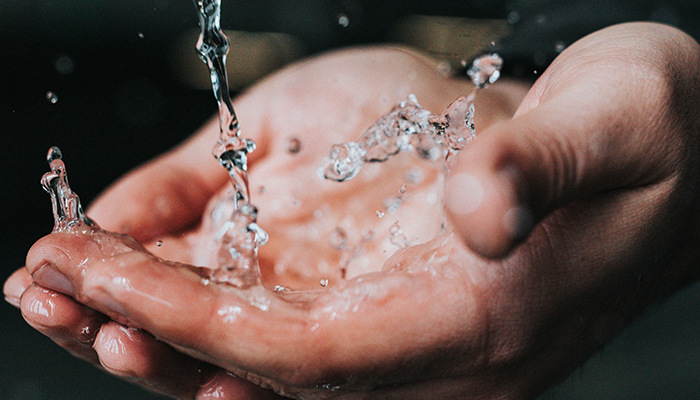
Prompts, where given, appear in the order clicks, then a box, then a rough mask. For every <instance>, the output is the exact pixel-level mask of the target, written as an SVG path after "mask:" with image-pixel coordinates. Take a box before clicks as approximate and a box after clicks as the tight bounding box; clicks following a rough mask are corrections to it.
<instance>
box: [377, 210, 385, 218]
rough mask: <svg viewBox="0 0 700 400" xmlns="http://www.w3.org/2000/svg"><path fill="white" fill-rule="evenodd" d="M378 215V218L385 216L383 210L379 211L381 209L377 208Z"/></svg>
mask: <svg viewBox="0 0 700 400" xmlns="http://www.w3.org/2000/svg"><path fill="white" fill-rule="evenodd" d="M377 217H378V218H384V213H383V212H381V211H379V210H377Z"/></svg>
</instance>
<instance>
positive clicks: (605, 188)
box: [5, 24, 700, 399]
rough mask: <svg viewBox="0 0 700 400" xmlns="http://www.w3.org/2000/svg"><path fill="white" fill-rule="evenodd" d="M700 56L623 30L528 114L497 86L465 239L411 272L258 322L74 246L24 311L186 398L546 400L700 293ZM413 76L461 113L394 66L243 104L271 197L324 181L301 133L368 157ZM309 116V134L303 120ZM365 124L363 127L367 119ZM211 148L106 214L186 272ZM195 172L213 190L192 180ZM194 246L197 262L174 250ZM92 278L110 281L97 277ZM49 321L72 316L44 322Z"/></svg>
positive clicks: (476, 150) (427, 248)
mask: <svg viewBox="0 0 700 400" xmlns="http://www.w3.org/2000/svg"><path fill="white" fill-rule="evenodd" d="M699 56H700V51H699V50H698V47H697V44H695V43H694V42H693V41H692V40H691V39H689V38H688V37H687V36H684V35H682V34H680V33H679V32H677V31H674V30H672V29H670V28H666V27H662V26H658V25H646V24H639V25H624V26H619V27H615V28H611V29H607V30H604V31H601V32H599V33H597V34H595V35H593V36H591V37H589V38H586V39H584V40H582V41H581V42H579V43H577V44H575V45H573V46H572V47H571V48H569V49H568V50H567V51H565V52H564V53H563V54H562V55H561V57H560V58H559V59H558V60H557V61H556V62H555V63H554V64H553V65H552V66H551V68H549V69H548V71H547V72H546V74H545V75H544V76H543V77H542V78H541V79H540V80H539V81H538V82H537V84H536V85H535V87H533V88H532V89H531V90H530V92H529V93H528V95H527V96H526V97H525V99H524V100H523V102H522V103H520V99H519V96H518V93H520V91H519V89H518V86H517V85H509V84H508V83H503V84H497V85H494V87H493V88H492V89H489V90H490V91H491V90H493V91H492V92H490V93H489V92H484V97H482V99H481V100H482V101H483V104H482V105H479V104H477V110H478V113H477V127H478V129H482V130H480V136H479V138H478V139H477V140H475V141H473V142H472V143H470V144H469V145H468V146H467V147H466V148H465V149H464V150H463V154H461V155H460V157H458V159H457V162H456V164H455V166H454V167H453V171H452V174H451V177H450V180H449V181H448V188H447V192H446V196H447V198H448V201H447V207H446V208H447V211H448V213H449V215H450V216H451V218H450V220H449V222H450V223H451V224H452V225H453V226H454V227H455V228H456V230H457V232H458V235H452V236H445V237H442V238H441V239H440V241H430V242H427V243H425V244H422V245H419V246H415V247H410V248H407V249H405V250H401V251H399V252H398V253H397V255H396V256H394V257H392V258H391V259H390V260H389V261H387V266H388V268H386V271H385V272H376V273H373V274H371V275H367V276H364V277H362V278H361V279H354V280H350V281H348V282H347V284H345V285H339V286H336V287H335V288H334V289H332V290H328V291H323V292H321V293H320V294H314V295H310V296H308V297H305V298H294V299H290V298H285V297H284V296H272V297H266V298H265V299H264V301H263V302H258V303H255V304H253V303H251V302H250V301H249V297H246V296H241V295H240V293H238V292H237V291H236V290H229V289H226V288H225V287H223V288H222V287H221V286H218V285H203V284H202V282H201V276H200V275H199V274H198V273H197V270H196V269H194V268H192V267H189V266H187V265H182V264H173V263H170V262H163V261H161V260H160V259H158V258H155V257H153V256H151V255H149V254H148V253H146V252H144V251H140V250H133V251H127V252H124V253H122V254H120V255H118V256H116V257H103V256H101V255H99V254H96V253H95V252H99V250H100V249H99V246H95V245H94V242H93V240H92V239H91V238H90V237H85V236H82V235H72V234H70V233H59V234H54V235H50V236H48V237H46V238H44V239H42V240H41V241H39V242H38V243H37V245H36V246H35V247H34V248H33V249H32V251H31V252H30V254H29V257H28V262H27V267H28V269H29V271H30V272H31V273H32V274H34V280H35V281H36V283H32V282H31V280H30V279H29V278H28V276H27V275H26V273H22V272H20V273H17V274H16V275H15V276H13V278H12V279H11V280H10V281H8V283H7V284H6V288H5V290H6V294H7V295H8V296H10V297H11V298H15V299H16V301H17V302H18V303H21V307H22V310H23V312H24V315H25V318H27V320H28V321H29V322H30V323H31V324H32V325H33V326H35V327H37V328H38V329H40V330H41V331H42V332H44V333H46V334H47V335H49V336H50V337H52V338H53V339H54V340H56V341H57V342H58V343H60V344H61V345H63V346H64V347H66V348H68V349H69V350H71V351H73V352H74V353H75V354H77V355H79V356H81V357H83V358H86V359H88V360H91V361H93V362H99V363H101V364H102V365H103V366H104V367H105V368H106V369H108V370H109V371H111V372H113V373H117V374H120V375H124V376H127V377H130V378H134V379H137V380H139V381H140V382H146V383H147V385H149V386H150V387H152V388H155V389H156V390H159V391H161V392H165V393H169V394H172V395H175V396H179V397H189V398H194V397H198V398H214V395H213V394H214V393H215V392H216V393H217V395H218V396H219V397H218V398H251V399H260V398H264V396H268V395H270V393H271V392H266V391H265V390H263V389H258V388H257V387H256V386H255V385H251V384H248V383H247V382H246V381H244V380H243V379H239V378H236V377H234V376H232V375H230V374H227V373H226V372H225V371H231V372H233V373H234V374H236V375H238V376H242V377H244V378H246V379H248V380H250V381H252V382H254V383H255V384H259V385H262V387H265V388H272V389H275V390H278V391H282V392H284V393H287V394H290V395H295V396H297V397H300V398H304V397H308V398H322V397H326V396H327V397H333V396H338V395H344V396H346V397H347V398H368V397H369V398H425V396H426V393H429V394H430V396H431V397H432V398H451V397H459V398H470V397H479V398H483V397H487V398H488V397H492V398H496V397H503V396H505V397H523V398H530V397H533V396H534V395H536V394H537V393H539V392H540V391H541V390H542V389H543V388H545V387H547V386H549V385H551V384H552V383H553V382H555V381H556V380H558V379H560V378H561V377H563V376H564V375H565V374H566V373H567V372H568V371H570V370H571V369H572V368H574V367H575V366H577V365H578V364H579V363H580V362H582V361H583V360H585V358H586V357H588V356H589V355H590V354H591V353H592V352H593V351H595V350H596V349H597V348H598V347H599V346H600V345H602V344H603V343H604V342H605V341H606V340H607V339H608V338H609V335H612V334H614V333H615V329H617V328H619V327H620V326H624V324H625V323H626V322H628V321H629V320H630V319H631V318H632V317H633V316H634V315H636V313H638V312H639V311H641V310H642V309H643V308H644V306H645V305H647V304H648V303H649V302H651V301H653V300H654V299H657V298H659V297H661V296H663V295H665V294H667V293H669V292H671V291H672V290H673V289H674V288H676V287H677V286H678V285H680V284H682V283H684V282H687V281H688V280H689V279H690V276H692V275H694V274H693V272H692V271H691V263H690V261H692V260H696V259H697V256H698V255H697V250H696V249H697V248H698V246H696V244H697V240H698V221H697V215H698V210H697V203H698V202H697V196H698V195H697V194H696V193H693V192H692V191H691V190H690V188H691V187H692V186H693V185H695V184H697V179H698V171H697V165H698V162H697V161H698V160H697V157H698V156H697V154H698V149H697V143H696V141H697V138H696V137H693V136H692V133H693V132H696V130H697V127H698V125H699V124H698V121H697V119H694V118H697V115H699V113H698V112H696V111H695V110H692V109H690V107H697V106H696V105H697V104H700V102H699V101H698V98H697V96H698V95H697V93H698V92H697V87H696V86H697V82H698V81H699V80H698V76H700V73H699V72H698V70H697V68H698V65H700V63H698V62H697V60H698V57H699ZM369 66H372V68H369ZM397 66H400V67H399V68H398V70H397ZM368 70H372V74H371V75H370V74H368V73H367V71H368ZM412 73H415V78H414V80H413V81H411V83H410V86H411V88H410V89H411V91H412V92H414V93H416V95H417V96H418V98H419V99H420V101H421V103H422V105H423V106H424V107H425V108H427V109H430V110H440V109H442V107H444V105H445V104H446V103H448V102H449V101H451V100H452V99H454V98H455V97H456V94H460V93H458V92H459V91H460V90H459V89H457V88H455V85H457V83H455V81H451V80H445V79H443V78H442V77H441V76H440V75H439V74H437V73H436V72H435V71H434V70H431V69H430V68H429V67H428V66H427V65H425V64H423V63H422V62H421V61H420V60H418V59H415V58H413V57H411V56H408V55H406V54H405V53H400V52H396V51H386V52H385V51H380V50H374V51H367V52H364V53H363V52H362V51H355V52H349V53H345V54H341V55H335V56H328V57H326V58H322V59H319V60H316V61H312V62H307V63H305V64H302V65H299V66H296V67H293V68H291V69H289V70H287V71H285V72H283V73H281V74H279V75H277V76H276V77H275V78H273V79H270V80H268V81H267V82H265V83H264V84H262V85H260V86H259V87H257V88H256V89H255V90H252V91H251V92H250V93H249V94H247V95H245V96H244V97H242V98H240V99H239V100H238V103H237V107H236V109H237V111H238V114H239V116H240V118H241V120H245V121H250V124H246V127H247V128H246V131H247V132H249V133H250V134H251V136H253V138H254V139H255V140H256V141H257V142H258V144H259V149H260V150H261V151H260V152H259V153H258V152H256V153H252V157H251V163H252V165H253V166H252V167H251V181H256V178H255V176H256V174H259V176H260V177H261V179H262V178H263V177H265V176H278V177H279V179H280V181H281V182H283V181H284V177H285V175H284V171H290V170H293V169H295V168H296V169H298V168H302V169H303V168H316V167H317V165H316V164H315V163H310V164H309V165H308V166H305V164H304V162H305V159H304V158H303V154H308V153H303V152H302V153H300V154H299V155H301V156H302V157H296V158H293V159H292V158H290V159H287V160H288V161H287V162H282V161H281V160H282V158H281V157H280V154H282V153H283V152H285V151H287V147H288V138H289V135H290V134H293V135H294V136H295V137H297V138H299V139H300V141H301V143H302V146H306V148H305V150H308V151H309V152H310V153H313V149H310V148H309V147H308V146H311V147H313V146H318V147H319V149H317V150H320V151H322V148H323V147H325V148H326V149H327V147H328V146H327V143H325V142H324V139H323V138H322V137H318V138H316V137H313V136H307V135H313V132H320V131H327V132H331V131H333V132H338V131H339V130H341V129H346V130H347V134H348V137H346V138H345V140H349V139H354V138H353V137H351V136H350V135H351V132H353V131H357V129H359V130H361V129H362V127H366V126H368V125H369V124H370V123H371V122H373V121H374V120H375V119H376V118H377V117H378V116H379V115H378V111H376V110H375V109H374V108H373V107H363V106H362V104H372V101H375V100H376V99H377V98H380V97H381V96H382V95H385V94H387V93H389V94H390V96H396V98H391V99H389V100H390V104H391V103H392V102H396V101H398V100H401V99H402V98H403V97H404V96H401V95H400V93H398V92H400V89H401V88H402V87H403V86H404V85H406V83H405V81H406V76H409V75H411V76H412ZM322 77H326V78H328V80H327V81H326V80H324V79H323V78H322ZM334 79H335V82H336V83H337V86H333V88H334V90H328V87H327V86H324V83H325V82H329V81H334ZM304 83H306V84H304ZM300 87H302V88H303V90H301V89H299V88H300ZM463 87H464V86H461V87H460V89H461V88H463ZM373 99H374V100H373ZM354 102H356V103H354ZM487 103H490V104H487ZM518 103H520V107H519V109H518V112H517V114H516V116H515V117H514V118H513V119H512V120H510V119H506V118H505V117H509V116H510V115H511V114H512V111H513V107H512V106H513V105H517V104H518ZM291 104H294V105H295V107H298V108H299V109H301V110H304V112H305V113H307V114H305V115H304V119H303V120H300V119H298V118H295V113H294V110H295V109H296V108H292V109H290V105H291ZM353 104H355V106H354V107H356V108H355V109H357V108H358V107H359V109H361V110H363V111H362V113H360V114H355V113H352V114H351V115H347V113H346V111H347V110H348V109H352V108H353V107H351V106H352V105H353ZM486 110H489V111H488V112H487V111H486ZM479 112H482V113H484V114H488V115H483V114H479ZM312 116H315V117H312ZM479 118H483V119H482V120H480V119H479ZM310 119H313V124H310V122H309V121H310ZM499 120H500V122H496V121H499ZM494 122H496V123H494ZM491 123H494V124H493V125H491V126H490V127H489V128H488V129H484V128H485V127H486V126H489V125H490V124H491ZM479 124H481V125H479ZM310 125H315V126H313V127H314V128H315V129H310V128H311V126H310ZM212 130H213V129H210V130H209V131H206V130H205V131H203V133H202V134H200V135H199V136H197V137H195V138H193V139H192V140H191V141H190V142H189V143H188V144H186V145H184V146H183V147H181V148H179V149H176V150H175V151H174V152H173V153H172V154H170V155H168V156H165V157H163V158H161V159H160V160H157V161H155V162H153V163H151V164H150V165H148V166H146V167H143V168H142V169H140V170H138V171H136V172H134V173H132V174H131V175H130V176H129V177H127V178H126V179H125V180H123V181H121V182H120V183H118V184H117V186H115V188H114V189H112V190H110V191H108V192H107V193H106V194H105V195H104V197H102V198H101V199H100V200H99V201H98V202H97V203H96V205H95V206H94V207H93V208H92V209H91V210H90V211H89V213H88V214H89V215H90V216H91V217H93V218H94V219H95V220H97V221H98V222H99V223H100V225H101V226H103V227H104V228H106V229H111V230H117V231H128V232H129V233H132V234H134V235H135V236H136V237H137V238H138V239H140V240H142V241H144V242H147V241H149V240H150V241H151V244H150V245H147V247H148V248H149V249H151V250H152V251H153V252H154V253H157V254H159V255H162V256H164V257H167V258H168V259H173V260H179V261H185V262H186V261H187V259H186V258H187V255H186V254H181V253H180V250H181V249H183V248H184V247H186V244H187V243H192V242H188V240H189V238H194V237H195V236H194V233H192V232H193V231H192V230H191V227H192V226H193V222H195V221H197V220H198V218H199V217H200V216H201V215H202V213H203V211H204V209H205V204H206V202H207V200H208V199H209V198H211V197H213V196H214V195H215V193H216V192H217V191H218V190H219V189H220V188H221V187H223V186H224V185H225V183H226V174H225V172H223V171H220V170H219V169H220V167H219V166H218V165H216V162H215V161H213V160H209V158H210V157H209V156H208V150H209V148H210V146H211V143H212V138H214V139H215V137H216V133H217V132H211V131H212ZM307 138H308V139H307ZM317 139H318V140H317ZM316 141H318V142H319V143H318V144H317V143H316ZM197 153H199V154H203V155H202V157H201V158H200V157H192V156H189V157H183V156H184V155H192V154H197ZM178 158H179V159H180V160H185V162H184V164H183V163H178V162H176V160H177V159H178ZM174 166H177V168H178V170H177V171H175V172H178V173H175V172H173V170H172V168H171V167H174ZM183 170H184V171H186V172H184V173H185V174H187V175H186V176H188V177H192V178H196V179H187V180H184V181H183V179H182V173H181V171H183ZM160 174H165V175H160ZM156 176H159V179H158V180H156V179H155V177H156ZM359 178H360V177H358V178H355V180H357V179H359ZM194 182H196V185H197V186H196V188H197V190H194V188H192V184H193V183H194ZM273 183H277V182H265V183H264V186H265V187H267V188H273V187H275V186H279V185H273ZM358 185H359V184H358ZM146 187H147V188H149V190H148V191H144V190H142V188H146ZM283 193H285V192H284V191H280V192H277V194H278V195H280V196H281V195H282V194H283ZM367 193H369V192H367ZM175 194H176V195H175ZM282 197H283V196H282ZM309 197H310V198H302V199H300V201H301V204H302V207H303V206H305V205H306V204H307V203H309V202H310V201H311V200H312V198H313V196H309ZM115 205H121V206H122V207H123V209H122V210H123V211H124V212H123V213H117V212H115V211H114V210H115ZM148 205H158V207H148ZM402 207H403V206H402ZM154 211H155V212H154ZM416 212H417V213H421V212H423V210H416ZM261 215H265V214H264V213H262V214H261ZM278 216H279V215H277V216H275V213H272V212H271V213H270V216H269V218H270V221H271V222H274V221H275V218H277V217H278ZM538 221H540V222H539V224H537V222H538ZM287 222H288V221H287ZM261 225H264V224H263V221H261ZM264 226H267V225H264ZM533 227H534V229H532V228H533ZM531 229H532V230H531ZM183 233H184V234H185V236H182V234H183ZM168 234H172V235H174V236H173V238H169V237H167V236H166V235H168ZM159 239H161V240H163V243H164V245H163V246H162V247H158V246H157V245H155V243H156V241H157V240H159ZM175 241H178V242H177V243H182V244H183V245H182V246H177V245H170V246H169V245H168V243H176V242H175ZM521 241H522V243H521V244H520V245H519V246H517V247H514V246H516V245H517V244H518V243H519V242H521ZM479 254H481V255H482V256H489V257H500V258H498V259H488V258H483V257H482V256H479ZM85 259H88V260H96V261H91V262H89V263H87V264H86V265H84V267H85V268H86V271H87V272H86V274H85V275H84V276H82V275H81V274H79V273H77V272H76V271H79V268H77V267H78V265H79V264H80V262H81V261H82V260H85ZM47 263H48V264H50V265H48V264H47ZM392 267H393V268H394V269H401V270H402V271H403V272H400V273H396V272H387V271H390V270H391V269H392ZM55 271H58V272H60V273H61V274H63V276H65V277H66V278H60V277H59V275H57V274H55V273H54V272H55ZM127 283H128V284H127ZM44 287H48V288H49V289H45V288H44ZM22 292H23V293H24V294H23V295H22V299H21V302H20V300H19V295H18V293H22ZM73 299H77V300H78V301H80V303H82V304H84V305H81V304H79V303H77V302H75V300H73ZM620 299H624V301H620ZM48 301H51V302H52V304H54V310H55V312H54V313H53V314H52V315H50V316H42V315H39V314H37V313H34V312H32V307H31V304H40V303H42V302H44V303H45V302H48ZM86 306H87V307H90V308H87V307H86ZM93 310H97V311H99V312H96V311H93ZM120 324H125V325H128V326H137V327H140V328H143V330H133V329H126V328H123V327H122V325H120ZM66 327H67V328H66ZM81 327H88V328H89V329H86V330H83V329H80V328H81ZM98 328H99V333H98V334H96V337H95V332H96V329H98ZM146 332H150V333H151V334H153V335H154V336H156V337H158V338H159V339H160V340H155V339H154V338H153V337H152V336H150V334H148V333H146ZM92 339H94V340H95V341H94V343H91V340H92ZM85 343H87V344H92V346H90V345H84V344H85ZM110 343H120V344H121V345H122V346H121V347H119V349H120V352H115V351H113V350H114V348H115V347H114V346H110ZM164 343H167V345H166V344H164ZM553 344H555V345H553ZM173 349H176V350H173ZM561 349H565V350H561ZM166 366H167V369H166V368H165V367H166Z"/></svg>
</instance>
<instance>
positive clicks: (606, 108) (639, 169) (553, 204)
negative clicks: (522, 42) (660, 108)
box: [445, 90, 673, 257]
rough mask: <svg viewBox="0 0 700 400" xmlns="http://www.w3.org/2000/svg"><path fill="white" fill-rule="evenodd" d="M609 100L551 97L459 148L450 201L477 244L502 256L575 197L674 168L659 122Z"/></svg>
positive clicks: (465, 233) (462, 229)
mask: <svg viewBox="0 0 700 400" xmlns="http://www.w3.org/2000/svg"><path fill="white" fill-rule="evenodd" d="M586 98H588V99H589V100H590V101H583V100H580V99H586ZM609 103H613V104H609ZM609 103H608V102H606V101H603V102H596V101H593V99H591V95H590V93H588V94H586V96H583V93H576V91H575V90H572V91H570V92H567V93H563V94H561V95H559V96H555V97H551V98H549V99H548V100H547V102H544V103H541V104H539V105H537V106H536V107H534V108H531V109H530V110H528V111H526V112H523V113H519V114H517V115H516V116H515V117H514V118H513V119H511V120H509V121H504V122H501V123H498V124H495V125H493V126H491V127H489V128H488V129H487V130H485V131H484V132H483V133H482V135H481V136H480V137H479V138H478V139H477V140H475V141H474V143H473V145H472V146H470V148H468V149H466V151H465V152H464V154H460V159H459V160H458V162H457V163H456V165H455V168H454V169H453V171H452V174H451V176H450V178H449V179H448V182H447V191H446V203H445V207H446V210H447V212H448V214H449V215H450V217H451V218H452V221H453V222H454V224H455V227H456V230H457V231H458V232H459V233H461V235H462V238H463V240H464V241H465V242H466V243H467V245H468V246H469V247H470V248H471V249H472V250H473V251H475V252H476V253H478V254H480V255H482V256H486V257H501V256H504V255H505V254H507V253H508V252H509V251H510V250H511V249H512V248H513V247H514V246H515V245H516V244H518V243H519V242H520V241H522V240H524V239H525V238H526V237H527V236H528V234H529V233H530V231H531V230H532V228H533V227H534V226H535V225H536V223H537V222H538V221H539V220H541V219H542V218H544V217H545V216H546V215H548V214H549V213H550V212H552V211H554V210H555V209H557V208H559V207H561V206H563V205H565V204H566V203H568V202H570V201H572V200H575V199H581V198H585V197H587V196H590V195H592V194H595V193H598V192H602V191H606V190H611V189H616V188H623V187H633V186H639V185H644V184H649V183H652V182H658V181H659V180H660V179H662V178H663V177H665V176H668V175H669V174H670V173H672V171H673V163H672V162H669V160H668V158H669V157H668V156H667V155H666V154H667V153H666V151H667V150H668V148H667V147H666V148H665V150H666V151H662V150H664V147H663V146H659V145H658V144H654V138H653V136H654V135H655V133H654V131H655V130H656V129H655V127H653V126H647V127H646V129H644V128H641V129H640V127H642V126H643V125H642V124H641V123H640V122H628V121H643V120H644V121H648V119H642V118H641V117H640V118H635V115H630V111H629V110H627V113H625V115H624V116H622V115H621V113H620V111H621V110H619V109H617V108H616V107H615V106H614V103H615V102H614V99H612V98H611V99H610V100H609ZM618 104H619V103H618ZM618 115H621V116H618ZM630 117H631V118H630ZM623 118H625V119H623ZM650 132H651V133H650ZM648 133H649V134H648ZM659 140H661V139H659ZM657 143H658V142H657Z"/></svg>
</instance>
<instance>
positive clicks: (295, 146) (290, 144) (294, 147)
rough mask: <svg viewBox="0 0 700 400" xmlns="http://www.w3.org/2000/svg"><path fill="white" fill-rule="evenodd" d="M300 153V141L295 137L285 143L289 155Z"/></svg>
mask: <svg viewBox="0 0 700 400" xmlns="http://www.w3.org/2000/svg"><path fill="white" fill-rule="evenodd" d="M300 151H301V140H299V138H296V137H291V138H289V140H288V141H287V152H288V153H289V154H297V153H299V152H300Z"/></svg>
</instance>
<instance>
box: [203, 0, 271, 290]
mask: <svg viewBox="0 0 700 400" xmlns="http://www.w3.org/2000/svg"><path fill="white" fill-rule="evenodd" d="M194 5H195V7H196V8H197V11H198V15H199V26H200V28H201V34H200V36H199V40H198V41H197V53H198V54H199V57H200V58H201V59H202V61H203V62H204V63H205V64H207V66H208V67H209V76H210V78H211V84H212V89H213V91H214V97H215V98H216V101H217V103H218V105H219V130H220V134H219V139H218V141H217V144H216V146H215V147H214V150H213V153H214V156H215V157H216V159H217V160H218V161H219V163H220V164H221V165H222V166H224V168H226V171H228V174H229V176H230V178H231V183H232V184H233V188H234V193H233V199H232V201H233V214H232V216H231V218H230V219H229V221H228V222H227V223H226V224H224V225H223V227H222V229H223V231H222V232H220V235H218V236H217V239H218V250H217V252H216V259H215V260H214V261H215V265H214V266H213V267H214V268H215V269H214V271H213V272H212V279H213V280H215V281H217V282H225V283H228V284H231V285H234V286H238V287H242V288H247V287H250V286H252V285H259V284H261V280H260V269H259V266H258V258H257V251H258V247H259V246H262V245H264V244H265V243H266V242H267V233H265V231H264V230H262V229H261V228H260V227H259V226H258V225H257V223H256V219H257V209H256V208H255V206H254V205H252V204H251V203H250V191H249V186H248V172H247V171H248V154H249V153H251V152H252V151H254V150H255V142H253V141H252V140H250V139H245V138H241V136H240V126H239V123H238V118H237V117H236V113H235V111H234V110H233V104H232V103H231V95H230V93H229V90H228V77H227V76H226V55H227V54H228V48H229V40H228V38H227V37H226V35H225V34H224V32H223V30H222V29H221V21H220V19H221V0H194Z"/></svg>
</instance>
